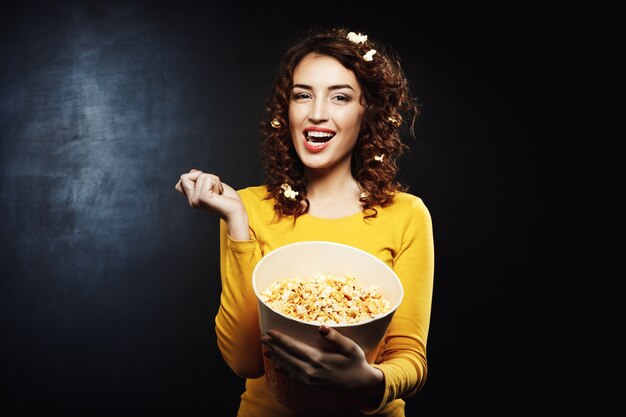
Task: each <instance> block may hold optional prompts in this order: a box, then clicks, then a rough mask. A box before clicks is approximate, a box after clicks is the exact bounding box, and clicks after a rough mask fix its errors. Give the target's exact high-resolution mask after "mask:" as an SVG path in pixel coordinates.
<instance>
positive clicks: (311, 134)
mask: <svg viewBox="0 0 626 417" xmlns="http://www.w3.org/2000/svg"><path fill="white" fill-rule="evenodd" d="M333 136H335V134H334V133H328V132H319V131H317V130H309V131H307V132H306V140H307V141H308V142H309V143H311V144H313V145H320V144H323V143H325V142H327V141H329V140H331V139H332V138H333ZM312 139H318V140H319V139H322V141H321V142H315V141H313V140H312Z"/></svg>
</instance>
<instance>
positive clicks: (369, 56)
mask: <svg viewBox="0 0 626 417" xmlns="http://www.w3.org/2000/svg"><path fill="white" fill-rule="evenodd" d="M375 53H376V50H375V49H370V50H369V51H367V53H366V54H365V55H363V59H364V60H366V61H371V60H373V59H374V54H375Z"/></svg>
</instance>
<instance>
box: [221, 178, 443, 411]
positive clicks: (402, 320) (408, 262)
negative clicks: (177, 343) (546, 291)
mask: <svg viewBox="0 0 626 417" xmlns="http://www.w3.org/2000/svg"><path fill="white" fill-rule="evenodd" d="M238 193H239V195H240V196H241V198H242V200H243V203H244V205H245V207H246V210H247V212H248V218H249V224H250V236H251V239H250V240H247V241H236V240H233V239H232V238H231V237H230V236H229V235H228V231H227V227H226V224H225V223H224V221H220V270H221V280H222V293H221V300H220V307H219V310H218V313H217V316H216V318H215V329H216V333H217V343H218V347H219V349H220V351H221V353H222V356H223V357H224V360H225V361H226V363H227V364H228V365H229V366H230V368H231V369H232V370H233V371H234V372H235V373H236V374H237V375H239V376H241V377H243V378H247V380H246V391H245V392H244V393H243V395H242V396H241V404H240V408H239V411H238V414H237V416H238V417H248V416H253V417H282V416H295V415H297V414H295V413H294V412H293V411H291V410H290V409H288V408H287V407H285V406H283V405H282V404H281V403H279V402H278V401H277V400H276V399H275V398H274V397H273V396H272V394H271V393H270V391H269V390H268V389H267V386H266V384H265V378H264V376H263V374H264V370H263V355H262V351H261V343H260V342H259V337H260V336H261V334H260V329H259V321H258V320H259V319H258V311H257V300H256V297H255V295H254V291H253V289H252V284H251V277H252V270H253V269H254V267H255V265H256V264H257V262H258V261H259V260H260V259H261V257H262V256H263V255H265V254H267V253H268V252H270V251H271V250H273V249H276V248H279V247H281V246H284V245H286V244H289V243H294V242H298V241H303V240H326V241H332V242H337V243H343V244H346V245H351V246H354V247H357V248H359V249H362V250H364V251H366V252H369V253H371V254H373V255H375V256H377V257H378V258H379V259H381V260H382V261H384V262H385V263H386V264H387V265H389V266H390V267H391V268H392V269H393V270H394V271H395V272H396V274H397V275H398V277H399V278H400V280H401V281H402V285H403V289H404V297H403V300H402V303H401V305H400V306H399V307H398V309H397V310H396V312H395V314H394V316H393V319H392V321H391V323H390V325H389V329H388V331H387V334H386V335H385V337H384V339H383V340H382V341H381V343H380V344H379V346H378V349H376V352H375V355H374V358H375V359H374V360H373V362H372V365H373V366H375V367H377V368H379V369H380V370H381V371H382V372H383V374H384V380H385V392H384V395H383V397H382V398H380V402H379V406H378V407H377V408H376V409H375V410H369V411H367V412H362V413H363V414H368V415H376V416H387V417H389V416H394V417H395V416H404V405H405V403H404V400H403V398H407V397H409V396H411V395H414V394H415V393H416V392H417V391H419V390H420V389H421V388H422V387H423V385H424V382H425V380H426V374H427V361H426V340H427V336H428V328H429V323H430V311H431V301H432V291H433V275H434V250H433V234H432V223H431V217H430V213H429V212H428V209H427V208H426V206H425V205H424V203H423V202H422V200H421V199H420V198H418V197H416V196H414V195H412V194H409V193H397V194H396V196H395V198H394V202H393V204H391V205H390V206H387V207H385V208H380V207H376V208H377V210H378V216H377V217H376V218H375V219H373V220H364V219H363V214H362V213H356V214H353V215H351V216H347V217H342V218H337V219H325V218H319V217H314V216H311V215H309V214H305V215H302V216H300V217H299V218H298V219H297V221H296V224H295V227H293V228H292V221H293V218H292V217H289V218H283V219H282V220H280V221H279V222H274V218H275V217H274V209H273V206H274V202H273V200H271V199H270V200H264V197H265V196H266V195H267V189H266V187H265V186H256V187H248V188H245V189H242V190H238ZM368 356H369V355H368ZM354 415H355V416H357V415H362V414H361V413H359V412H358V411H355V413H354Z"/></svg>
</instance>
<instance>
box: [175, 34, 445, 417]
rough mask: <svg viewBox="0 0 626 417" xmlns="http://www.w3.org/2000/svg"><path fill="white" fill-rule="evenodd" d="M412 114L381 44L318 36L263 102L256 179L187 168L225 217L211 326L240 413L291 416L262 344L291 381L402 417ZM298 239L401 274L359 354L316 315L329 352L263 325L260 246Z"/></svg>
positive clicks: (426, 225) (408, 369)
mask: <svg viewBox="0 0 626 417" xmlns="http://www.w3.org/2000/svg"><path fill="white" fill-rule="evenodd" d="M418 110H419V109H418V106H417V105H416V104H415V101H414V99H413V98H412V97H411V96H410V92H409V88H408V83H407V81H406V79H405V76H404V73H403V70H402V68H401V66H400V63H399V60H398V59H397V58H395V57H394V56H392V55H391V54H390V53H387V51H385V50H384V49H383V47H382V45H379V44H375V43H374V42H372V41H371V40H369V39H367V36H366V35H362V34H360V33H358V34H357V33H354V32H348V31H347V30H345V29H343V28H340V29H333V30H329V31H322V32H319V33H313V34H310V35H309V36H308V37H306V38H304V39H300V40H299V41H298V42H297V43H295V44H294V45H293V46H292V47H291V48H290V49H289V50H288V51H287V52H286V54H285V55H284V57H283V60H282V63H281V67H280V70H279V76H278V78H277V81H276V85H275V91H274V94H273V95H272V96H271V97H270V98H269V99H268V102H267V105H266V114H267V117H266V120H264V121H263V122H262V123H261V131H262V133H263V141H262V144H261V151H262V165H263V168H264V170H265V172H266V180H265V183H264V184H263V185H259V186H253V187H248V188H245V189H241V190H234V189H233V188H232V187H230V186H228V185H227V184H226V183H225V182H223V181H222V180H221V179H220V178H219V177H218V176H217V175H214V174H212V173H206V172H202V171H199V170H193V169H192V170H191V171H190V172H188V173H186V174H183V175H182V176H181V178H180V181H179V182H178V183H177V184H176V189H177V190H178V191H179V192H181V193H182V194H184V195H185V196H186V197H187V199H188V202H189V204H190V205H191V206H192V207H196V208H202V209H206V210H208V211H209V212H212V213H214V214H216V215H217V216H219V218H220V219H221V221H220V233H221V241H220V244H221V246H220V248H221V249H220V252H221V253H220V255H221V278H222V295H221V304H220V308H219V311H218V314H217V317H216V332H217V339H218V346H219V348H220V351H221V352H222V355H223V357H224V359H225V360H226V362H227V363H228V365H229V366H230V367H231V368H232V370H233V371H234V372H235V373H236V374H237V375H239V376H241V377H244V378H246V379H247V380H246V391H245V392H244V393H243V395H242V397H241V404H240V408H239V412H238V416H240V417H243V416H256V417H259V416H271V417H277V416H292V415H299V414H298V412H296V411H294V410H291V409H289V408H287V407H285V406H284V405H283V404H281V403H280V402H279V401H277V400H276V399H275V398H274V397H273V396H272V395H271V394H270V391H269V390H268V387H267V385H266V381H265V377H264V374H265V369H264V359H263V358H264V357H263V354H264V349H263V347H265V356H267V357H268V358H269V359H270V360H271V361H272V363H274V364H276V365H277V366H278V369H279V370H280V372H281V373H282V374H283V375H284V376H285V377H286V378H289V379H290V380H291V381H294V383H296V382H297V383H300V384H305V385H309V386H323V387H330V388H333V387H334V388H337V389H338V390H342V391H345V392H347V393H349V394H350V396H351V398H353V399H354V403H353V406H352V410H351V411H350V412H349V413H347V412H345V411H344V412H342V415H344V416H345V415H363V414H369V415H380V416H404V415H405V412H404V405H405V402H404V399H405V398H407V397H409V396H412V395H414V394H415V393H416V392H418V391H419V390H420V389H421V388H422V386H423V385H424V382H425V380H426V374H427V360H426V340H427V335H428V328H429V322H430V309H431V299H432V288H433V274H434V253H433V236H432V225H431V218H430V214H429V212H428V210H427V208H426V206H425V205H424V203H423V202H422V200H421V199H420V198H418V197H416V196H414V195H412V194H409V193H408V192H407V191H406V189H405V188H403V187H402V186H401V185H400V184H399V183H398V182H397V181H396V176H397V165H396V161H397V159H398V157H399V156H400V155H401V154H402V153H403V152H404V151H405V149H406V145H405V144H404V143H403V142H402V141H401V138H400V129H401V127H402V125H403V124H406V125H407V126H409V128H410V130H411V131H412V127H413V123H414V121H415V119H416V117H417V116H418V114H419V111H418ZM303 240H326V241H333V242H338V243H343V244H347V245H351V246H354V247H357V248H359V249H362V250H365V251H367V252H369V253H371V254H373V255H375V256H377V257H378V258H380V259H381V260H383V261H384V262H386V263H387V265H389V266H390V267H391V268H392V269H393V270H394V271H395V272H396V274H397V275H398V276H399V278H400V280H401V282H402V285H403V288H404V294H405V295H404V298H403V301H402V303H401V305H400V306H399V307H398V309H397V310H396V312H395V314H394V316H393V319H392V321H391V323H390V326H389V329H388V331H387V333H386V335H385V337H384V338H383V340H381V342H380V344H379V346H378V348H377V349H375V351H374V352H369V354H368V355H367V357H366V355H365V352H363V350H362V349H361V348H360V347H359V346H358V345H357V344H356V343H355V342H353V341H352V340H350V339H348V338H347V337H345V336H343V335H342V334H341V333H339V331H337V330H335V329H333V328H332V327H328V326H325V325H322V326H320V328H319V332H320V334H321V335H322V336H323V337H324V338H326V339H327V340H328V342H329V343H330V344H331V345H332V346H333V349H332V350H323V351H322V350H319V349H317V348H314V347H312V346H309V345H306V344H303V343H301V342H299V341H298V340H295V339H293V338H290V337H288V336H287V335H284V334H281V333H280V332H278V331H268V332H267V334H263V335H262V334H260V330H259V321H258V313H257V299H256V297H255V294H254V292H253V289H252V286H251V274H252V270H253V269H254V266H255V265H256V263H257V262H258V261H259V259H261V257H262V256H263V255H265V254H267V253H268V252H269V251H271V250H273V249H276V248H278V247H281V246H283V245H286V244H289V243H293V242H297V241H303ZM350 413H351V414H350Z"/></svg>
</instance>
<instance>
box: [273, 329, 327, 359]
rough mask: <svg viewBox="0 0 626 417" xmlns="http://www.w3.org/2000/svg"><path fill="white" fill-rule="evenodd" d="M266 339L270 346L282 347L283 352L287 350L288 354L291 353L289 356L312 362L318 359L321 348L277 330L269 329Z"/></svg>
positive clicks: (274, 347)
mask: <svg viewBox="0 0 626 417" xmlns="http://www.w3.org/2000/svg"><path fill="white" fill-rule="evenodd" d="M264 340H265V342H266V344H267V346H269V347H270V348H272V349H280V351H281V352H285V353H286V354H289V356H293V357H295V358H299V359H301V360H305V361H307V362H312V361H314V360H316V358H317V356H319V349H316V348H314V347H313V346H310V345H308V344H306V343H303V342H300V341H299V340H296V339H294V338H293V337H289V336H287V335H286V334H284V333H280V332H278V331H275V330H269V331H268V332H267V335H266V338H265V339H264Z"/></svg>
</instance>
